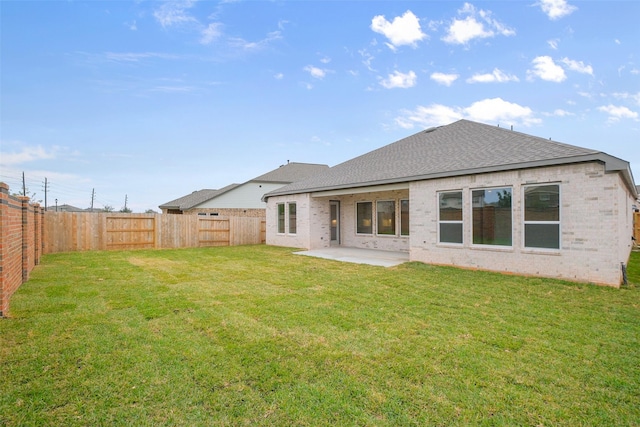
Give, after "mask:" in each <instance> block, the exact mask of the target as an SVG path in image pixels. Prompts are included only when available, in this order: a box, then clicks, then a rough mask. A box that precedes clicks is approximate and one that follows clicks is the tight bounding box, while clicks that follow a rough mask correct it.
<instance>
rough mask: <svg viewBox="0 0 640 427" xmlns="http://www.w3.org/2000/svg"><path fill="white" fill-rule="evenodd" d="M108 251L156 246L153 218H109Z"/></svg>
mask: <svg viewBox="0 0 640 427" xmlns="http://www.w3.org/2000/svg"><path fill="white" fill-rule="evenodd" d="M106 225H107V242H106V244H107V249H134V248H135V249H147V248H151V249H152V248H154V247H155V246H156V239H155V236H156V221H155V218H153V217H135V216H129V217H123V216H117V217H116V216H107V224H106Z"/></svg>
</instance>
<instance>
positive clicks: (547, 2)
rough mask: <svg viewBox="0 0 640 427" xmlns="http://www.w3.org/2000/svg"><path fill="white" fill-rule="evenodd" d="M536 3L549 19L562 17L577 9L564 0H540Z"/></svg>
mask: <svg viewBox="0 0 640 427" xmlns="http://www.w3.org/2000/svg"><path fill="white" fill-rule="evenodd" d="M538 5H539V6H540V8H541V9H542V11H543V12H544V13H545V14H546V15H547V16H548V17H549V19H551V20H556V19H560V18H563V17H565V16H567V15H571V14H572V13H573V12H575V11H576V10H578V8H577V7H575V6H572V5H570V4H569V3H567V1H566V0H541V1H540V3H538Z"/></svg>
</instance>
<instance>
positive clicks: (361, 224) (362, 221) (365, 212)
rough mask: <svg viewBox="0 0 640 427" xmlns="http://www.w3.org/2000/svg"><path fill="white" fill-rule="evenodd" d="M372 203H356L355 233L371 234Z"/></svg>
mask: <svg viewBox="0 0 640 427" xmlns="http://www.w3.org/2000/svg"><path fill="white" fill-rule="evenodd" d="M372 222H373V203H372V202H358V203H356V232H357V233H358V234H372V233H373V226H372Z"/></svg>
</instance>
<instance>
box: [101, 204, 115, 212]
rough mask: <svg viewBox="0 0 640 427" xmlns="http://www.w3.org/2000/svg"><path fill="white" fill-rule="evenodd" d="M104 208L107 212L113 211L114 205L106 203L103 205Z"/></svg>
mask: <svg viewBox="0 0 640 427" xmlns="http://www.w3.org/2000/svg"><path fill="white" fill-rule="evenodd" d="M102 210H103V211H105V212H113V206H111V205H104V206H102Z"/></svg>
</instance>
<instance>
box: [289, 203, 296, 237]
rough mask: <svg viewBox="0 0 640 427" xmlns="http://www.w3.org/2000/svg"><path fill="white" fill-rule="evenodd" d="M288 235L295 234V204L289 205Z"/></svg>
mask: <svg viewBox="0 0 640 427" xmlns="http://www.w3.org/2000/svg"><path fill="white" fill-rule="evenodd" d="M289 234H296V204H295V203H289Z"/></svg>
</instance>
